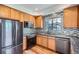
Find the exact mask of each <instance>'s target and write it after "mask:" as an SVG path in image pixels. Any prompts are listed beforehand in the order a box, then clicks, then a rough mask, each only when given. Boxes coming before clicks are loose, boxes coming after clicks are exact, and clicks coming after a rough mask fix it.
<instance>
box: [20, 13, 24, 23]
mask: <svg viewBox="0 0 79 59" xmlns="http://www.w3.org/2000/svg"><path fill="white" fill-rule="evenodd" d="M24 15H25V14H24V13H22V12H20V21H21V22H24V19H25V18H24Z"/></svg>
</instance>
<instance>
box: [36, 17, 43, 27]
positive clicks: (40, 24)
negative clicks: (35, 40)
mask: <svg viewBox="0 0 79 59" xmlns="http://www.w3.org/2000/svg"><path fill="white" fill-rule="evenodd" d="M35 27H36V28H43V18H42V16H37V17H35Z"/></svg>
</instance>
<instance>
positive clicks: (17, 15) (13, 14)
mask: <svg viewBox="0 0 79 59" xmlns="http://www.w3.org/2000/svg"><path fill="white" fill-rule="evenodd" d="M11 18H12V19H15V20H20V12H19V11H17V10H15V9H11Z"/></svg>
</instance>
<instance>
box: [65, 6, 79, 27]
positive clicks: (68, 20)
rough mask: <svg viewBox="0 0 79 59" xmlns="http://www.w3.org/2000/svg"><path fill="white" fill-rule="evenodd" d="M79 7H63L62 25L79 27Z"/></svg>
mask: <svg viewBox="0 0 79 59" xmlns="http://www.w3.org/2000/svg"><path fill="white" fill-rule="evenodd" d="M78 14H79V7H78V6H74V7H70V8H66V9H64V27H65V28H77V27H79V23H78V22H79V17H78V16H79V15H78Z"/></svg>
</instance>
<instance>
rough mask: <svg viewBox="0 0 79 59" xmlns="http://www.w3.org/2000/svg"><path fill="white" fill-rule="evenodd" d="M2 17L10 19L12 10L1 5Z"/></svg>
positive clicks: (0, 12)
mask: <svg viewBox="0 0 79 59" xmlns="http://www.w3.org/2000/svg"><path fill="white" fill-rule="evenodd" d="M0 17H4V18H10V8H9V7H7V6H4V5H0Z"/></svg>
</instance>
